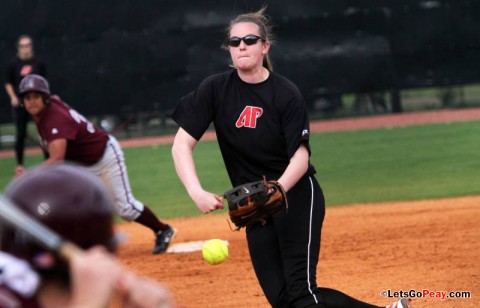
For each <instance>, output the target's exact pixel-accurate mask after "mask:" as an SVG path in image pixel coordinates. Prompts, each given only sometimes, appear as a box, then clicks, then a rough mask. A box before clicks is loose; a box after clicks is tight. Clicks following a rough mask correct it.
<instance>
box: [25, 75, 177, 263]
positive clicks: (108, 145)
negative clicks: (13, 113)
mask: <svg viewBox="0 0 480 308" xmlns="http://www.w3.org/2000/svg"><path fill="white" fill-rule="evenodd" d="M19 90H20V91H19V92H20V95H21V98H22V101H23V104H24V106H25V109H26V110H27V112H28V113H30V114H31V115H32V117H33V119H34V121H35V124H36V126H37V130H38V133H39V135H40V138H41V139H42V144H43V146H44V148H45V149H47V150H48V152H49V154H50V158H49V159H47V160H46V161H44V163H43V164H45V165H48V164H51V163H54V162H58V161H63V160H68V161H73V162H76V163H79V164H81V165H84V166H88V168H89V169H90V170H91V171H93V172H94V173H95V174H97V175H98V176H100V177H101V178H102V179H103V181H104V182H105V184H106V185H107V187H108V188H109V189H110V191H111V193H112V195H113V196H114V201H115V204H116V206H117V207H116V209H117V212H118V214H119V215H120V216H121V217H122V218H123V219H125V220H127V221H136V222H138V223H140V224H142V225H144V226H146V227H148V228H150V229H151V230H152V231H153V232H154V233H155V237H156V240H155V246H154V248H153V251H152V253H153V254H159V253H162V252H165V251H166V250H167V248H168V245H169V244H170V242H171V241H172V239H173V237H174V236H175V232H176V230H175V229H174V228H173V227H171V226H170V225H168V224H164V223H162V222H161V221H160V220H159V219H158V218H157V217H156V216H155V214H154V213H153V212H152V211H151V210H150V209H149V208H148V207H147V206H145V205H144V204H143V203H141V202H140V201H138V200H137V199H135V197H134V196H133V194H132V190H131V188H130V182H129V179H128V174H127V167H126V165H125V159H124V156H123V151H122V149H121V148H120V145H119V144H118V142H117V140H116V139H115V137H113V136H111V135H107V134H106V133H105V132H104V131H102V130H101V129H99V128H98V127H96V126H94V125H93V124H92V123H90V122H88V121H87V120H86V119H85V117H84V116H82V115H81V114H79V113H78V112H77V111H75V110H74V109H72V108H70V106H68V105H67V104H65V103H64V102H63V101H62V100H61V99H60V98H59V97H58V96H55V95H50V87H49V84H48V81H47V80H46V79H45V78H43V77H42V76H40V75H34V74H32V75H27V76H26V77H25V78H23V79H22V81H21V83H20V89H19Z"/></svg>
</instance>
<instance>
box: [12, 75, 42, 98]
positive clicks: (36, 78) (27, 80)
mask: <svg viewBox="0 0 480 308" xmlns="http://www.w3.org/2000/svg"><path fill="white" fill-rule="evenodd" d="M18 90H19V92H20V95H22V96H23V95H25V94H26V93H27V92H29V91H37V92H41V93H43V94H46V95H50V85H49V84H48V81H47V80H46V79H45V78H43V77H42V76H40V75H36V74H30V75H27V76H25V77H24V78H23V79H22V81H21V82H20V86H19V87H18Z"/></svg>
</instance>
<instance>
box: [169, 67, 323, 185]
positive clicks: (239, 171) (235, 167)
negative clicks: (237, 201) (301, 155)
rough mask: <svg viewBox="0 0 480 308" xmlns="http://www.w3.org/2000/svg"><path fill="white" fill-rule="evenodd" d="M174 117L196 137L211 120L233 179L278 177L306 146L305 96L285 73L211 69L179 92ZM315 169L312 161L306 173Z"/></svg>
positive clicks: (200, 135)
mask: <svg viewBox="0 0 480 308" xmlns="http://www.w3.org/2000/svg"><path fill="white" fill-rule="evenodd" d="M172 118H173V119H174V120H175V121H176V122H177V123H178V125H180V127H182V128H183V129H184V130H185V131H186V132H187V133H188V134H190V135H191V136H192V137H193V138H195V139H196V140H200V138H201V137H202V135H203V134H204V132H205V131H206V130H207V129H208V127H209V125H210V123H212V122H213V124H214V126H215V130H216V133H217V138H218V143H219V146H220V150H221V153H222V156H223V159H224V162H225V167H226V168H227V172H228V175H229V177H230V180H231V182H232V185H234V186H236V185H241V184H244V183H247V182H252V181H258V180H260V179H262V177H263V176H264V175H265V176H266V177H267V179H268V180H275V179H278V178H279V177H280V176H281V175H282V174H283V172H284V171H285V169H286V168H287V166H288V164H289V162H290V158H291V157H292V156H293V154H294V153H295V151H296V150H297V149H298V147H299V145H300V143H302V142H304V143H305V144H306V146H307V148H308V149H309V151H310V147H309V143H308V140H309V136H310V130H309V121H308V114H307V108H306V104H305V100H304V99H303V96H302V95H301V93H300V91H299V90H298V88H297V87H296V86H295V85H294V84H293V83H292V82H291V81H289V80H288V79H287V78H285V77H283V76H281V75H279V74H276V73H274V72H271V73H270V76H269V77H268V78H267V79H266V80H265V81H263V82H261V83H257V84H250V83H246V82H244V81H242V80H241V79H240V77H239V76H238V74H237V71H236V70H230V71H228V72H225V73H221V74H216V75H212V76H210V77H208V78H206V79H205V80H203V81H202V82H201V83H200V85H199V87H198V88H197V89H196V90H195V91H193V92H191V93H189V94H188V95H186V96H185V97H183V98H182V99H181V101H180V103H179V104H178V106H177V107H176V109H175V111H174V112H173V114H172ZM314 173H315V169H314V167H313V166H312V165H310V166H309V168H308V170H307V172H306V175H311V174H314Z"/></svg>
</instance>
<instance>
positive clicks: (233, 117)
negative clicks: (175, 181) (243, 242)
mask: <svg viewBox="0 0 480 308" xmlns="http://www.w3.org/2000/svg"><path fill="white" fill-rule="evenodd" d="M264 10H265V9H261V10H259V11H258V12H255V13H248V14H242V15H239V16H237V17H236V18H235V19H234V20H232V21H231V22H230V25H229V27H228V31H227V49H228V51H229V52H230V56H231V59H232V62H233V65H232V67H233V69H232V70H229V71H227V72H224V73H220V74H216V75H213V76H210V77H207V78H206V79H205V80H203V81H202V82H201V83H200V85H199V87H198V88H197V89H196V90H195V91H194V92H191V93H189V94H188V95H186V96H185V97H184V98H183V99H182V100H181V101H180V103H179V105H178V106H177V108H176V109H175V111H174V112H173V115H172V118H173V119H174V120H175V121H176V122H177V123H178V125H179V126H180V128H179V130H178V132H177V134H176V136H175V141H174V144H173V147H172V155H173V158H174V162H175V168H176V170H177V173H178V176H179V178H180V179H181V181H182V183H183V184H184V186H185V187H186V189H187V192H188V193H189V195H190V197H191V198H192V200H193V201H194V202H195V205H196V206H197V207H198V209H199V210H200V211H201V212H203V213H209V212H212V211H214V210H216V209H221V208H223V203H222V200H221V198H220V197H219V196H217V195H216V194H214V193H211V192H208V191H205V190H204V189H203V188H202V186H201V184H200V180H199V179H198V176H197V173H196V169H195V164H194V160H193V149H194V147H195V145H196V144H197V142H198V141H199V140H200V139H201V137H202V135H203V134H204V132H205V131H206V130H207V128H208V127H209V126H210V123H211V122H213V123H214V127H215V130H216V133H217V139H218V143H219V145H220V150H221V152H222V157H223V159H224V163H225V166H226V169H227V172H228V176H229V178H230V181H231V183H232V185H233V187H236V186H239V185H242V184H245V183H249V182H254V181H259V180H261V179H262V177H263V176H266V180H277V179H278V182H279V183H280V184H281V185H282V186H283V188H284V189H285V191H286V192H287V199H288V211H285V212H283V211H282V212H281V213H280V214H279V215H275V216H273V217H271V218H270V219H269V220H268V221H266V223H265V224H263V223H261V222H258V223H256V224H253V225H250V226H247V228H246V236H247V242H248V249H249V253H250V258H251V260H252V264H253V268H254V270H255V274H256V276H257V279H258V281H259V283H260V286H261V287H262V290H263V292H264V294H265V296H266V298H267V300H268V301H269V303H270V305H272V306H273V307H348V308H352V307H363V308H372V307H379V306H375V305H371V304H368V303H364V302H361V301H359V300H357V299H354V298H352V297H350V296H348V295H346V294H344V293H342V292H340V291H337V290H334V289H328V288H320V287H317V281H316V278H317V277H316V268H317V263H318V259H319V254H320V239H321V230H322V224H323V219H324V216H325V200H324V196H323V192H322V189H321V188H320V185H319V183H318V182H317V180H316V179H315V176H314V174H315V173H316V171H315V168H314V167H313V166H312V165H311V164H310V161H309V158H310V151H311V150H310V145H309V136H310V131H309V120H308V114H307V108H306V104H305V101H304V99H303V97H302V94H301V93H300V91H299V90H298V88H297V87H296V86H295V85H294V84H293V83H292V82H291V81H290V80H288V79H287V78H285V77H284V76H282V75H280V74H277V73H275V72H273V69H272V64H271V62H270V59H269V57H268V53H269V50H270V47H271V41H272V34H271V31H270V28H271V27H270V26H269V19H268V17H267V16H266V15H264ZM406 304H407V301H406V300H405V299H403V304H402V302H397V303H395V304H394V305H395V306H394V307H398V308H400V307H403V308H406V307H408V306H406ZM402 305H403V306H402Z"/></svg>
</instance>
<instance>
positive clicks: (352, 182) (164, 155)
mask: <svg viewBox="0 0 480 308" xmlns="http://www.w3.org/2000/svg"><path fill="white" fill-rule="evenodd" d="M479 131H480V121H472V122H464V123H452V124H437V125H428V126H413V127H406V128H394V129H376V130H366V131H353V132H336V133H321V134H314V135H312V137H311V147H312V151H313V155H312V158H311V161H312V163H313V164H314V165H315V167H316V169H317V178H318V180H319V181H320V184H321V186H322V187H323V190H324V192H325V196H326V200H327V205H330V206H333V205H342V204H351V203H358V202H381V201H394V200H399V201H400V200H418V199H430V198H443V197H452V196H464V195H478V194H480V185H478V183H479V182H480V172H479V171H478V170H480V159H479V158H478V153H480V142H478V132H479ZM170 150H171V145H164V146H155V147H142V148H129V149H124V152H125V156H126V160H127V167H128V171H129V175H130V180H131V184H132V188H133V192H134V194H135V195H136V197H137V198H138V199H140V200H141V201H143V202H145V203H146V204H148V205H149V206H150V207H151V208H153V209H154V211H155V212H156V213H157V214H159V216H160V217H162V218H173V217H186V216H196V215H201V214H200V213H199V211H198V210H197V209H196V207H195V205H194V204H193V202H192V201H191V200H190V198H189V196H188V195H187V193H186V191H185V189H184V187H183V186H182V184H181V182H180V180H179V179H178V177H177V175H176V173H175V169H174V166H173V162H172V158H171V152H170ZM194 155H195V160H196V164H197V171H198V174H199V176H200V180H201V182H202V185H203V186H204V188H205V189H207V190H209V191H212V192H215V193H222V192H224V191H225V190H227V189H228V188H229V186H230V182H229V180H228V178H227V174H226V171H225V169H224V165H223V161H222V158H221V155H220V152H219V148H218V145H217V143H216V142H214V141H210V142H200V143H199V144H198V145H197V147H196V149H195V152H194ZM40 160H41V156H34V157H27V166H33V165H35V164H37V163H39V162H40ZM13 168H14V159H13V158H7V159H2V160H0V170H1V171H0V187H5V185H7V183H8V182H9V181H10V179H11V170H13Z"/></svg>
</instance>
